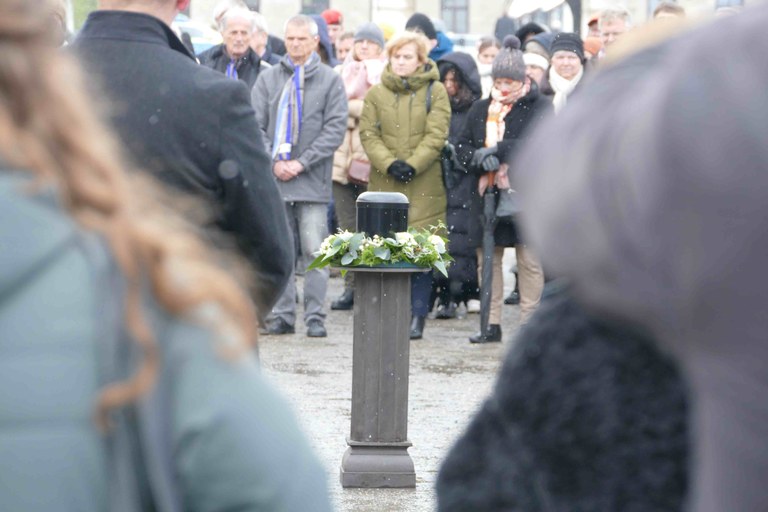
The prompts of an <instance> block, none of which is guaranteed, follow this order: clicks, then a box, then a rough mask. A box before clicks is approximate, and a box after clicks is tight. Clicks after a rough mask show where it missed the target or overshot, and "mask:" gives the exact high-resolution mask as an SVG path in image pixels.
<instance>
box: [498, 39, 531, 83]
mask: <svg viewBox="0 0 768 512" xmlns="http://www.w3.org/2000/svg"><path fill="white" fill-rule="evenodd" d="M491 77H492V78H493V79H494V80H496V79H497V78H509V79H510V80H517V81H519V82H523V81H524V80H525V62H524V61H523V52H521V51H520V40H519V39H518V38H516V37H515V36H507V37H505V38H504V42H503V43H502V45H501V50H500V51H499V54H498V55H496V58H495V59H493V65H492V66H491Z"/></svg>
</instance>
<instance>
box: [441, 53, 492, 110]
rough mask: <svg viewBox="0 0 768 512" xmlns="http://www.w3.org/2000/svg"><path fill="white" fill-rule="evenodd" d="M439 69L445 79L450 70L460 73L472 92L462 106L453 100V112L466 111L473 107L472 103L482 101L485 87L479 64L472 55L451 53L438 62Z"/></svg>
mask: <svg viewBox="0 0 768 512" xmlns="http://www.w3.org/2000/svg"><path fill="white" fill-rule="evenodd" d="M437 67H438V69H439V70H440V77H441V78H442V77H444V76H445V73H446V72H447V71H448V69H453V70H455V71H456V73H458V74H459V75H460V76H459V79H460V80H461V82H462V83H464V84H465V85H466V86H467V87H468V88H469V91H470V94H469V95H468V96H469V97H467V98H464V99H463V101H462V102H461V103H462V105H456V104H455V103H456V102H454V101H453V100H454V98H451V107H452V108H453V110H458V111H464V110H468V109H469V107H471V106H472V103H474V102H475V101H477V100H478V99H480V97H481V96H482V94H483V87H482V85H481V82H480V72H479V71H478V69H477V63H475V59H473V58H472V56H471V55H469V54H467V53H463V52H451V53H449V54H447V55H444V56H443V57H441V58H440V60H438V61H437Z"/></svg>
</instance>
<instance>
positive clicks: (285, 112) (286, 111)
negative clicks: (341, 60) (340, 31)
mask: <svg viewBox="0 0 768 512" xmlns="http://www.w3.org/2000/svg"><path fill="white" fill-rule="evenodd" d="M314 58H316V56H315V54H314V53H313V54H312V56H310V58H309V60H307V62H306V63H305V65H306V64H308V63H309V62H310V60H311V59H314ZM289 62H290V58H289ZM291 64H293V63H292V62H291ZM303 100H304V66H303V65H302V66H294V67H293V75H291V77H290V78H289V79H288V81H287V82H285V85H284V86H283V92H282V94H281V95H280V101H279V102H278V104H277V123H275V137H274V139H273V140H274V144H273V146H272V160H291V151H292V150H293V148H294V147H296V145H297V144H298V143H299V133H300V132H301V117H302V108H303V104H302V102H303Z"/></svg>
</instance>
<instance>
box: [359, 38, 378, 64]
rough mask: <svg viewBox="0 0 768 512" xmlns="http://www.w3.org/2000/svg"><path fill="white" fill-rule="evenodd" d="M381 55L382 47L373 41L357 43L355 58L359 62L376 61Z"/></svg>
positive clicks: (363, 40)
mask: <svg viewBox="0 0 768 512" xmlns="http://www.w3.org/2000/svg"><path fill="white" fill-rule="evenodd" d="M379 55H381V46H379V45H378V44H376V43H374V42H373V41H368V40H367V39H362V40H360V41H355V57H356V58H357V60H368V59H375V58H377V57H378V56H379Z"/></svg>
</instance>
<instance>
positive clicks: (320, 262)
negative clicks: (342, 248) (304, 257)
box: [307, 254, 330, 270]
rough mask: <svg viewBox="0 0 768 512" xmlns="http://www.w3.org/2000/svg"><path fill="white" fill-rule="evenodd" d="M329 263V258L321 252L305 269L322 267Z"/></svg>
mask: <svg viewBox="0 0 768 512" xmlns="http://www.w3.org/2000/svg"><path fill="white" fill-rule="evenodd" d="M328 265H330V260H329V259H328V258H326V256H325V255H323V254H321V255H319V256H318V257H317V258H315V259H314V260H313V261H312V263H310V264H309V266H308V267H307V270H314V269H316V268H323V267H327V266H328Z"/></svg>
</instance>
